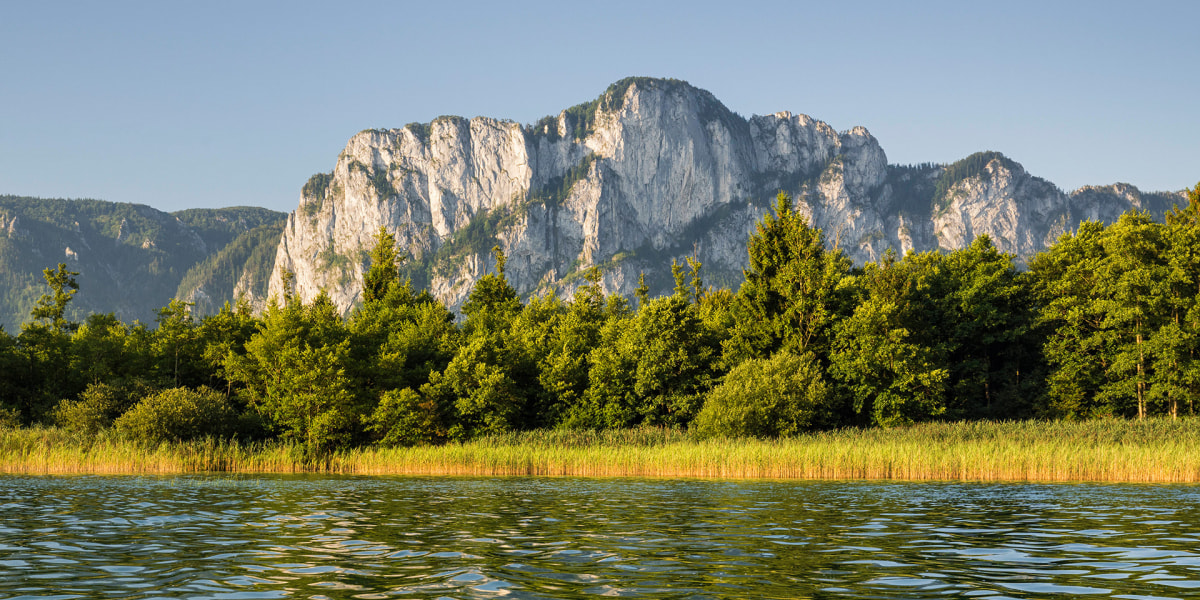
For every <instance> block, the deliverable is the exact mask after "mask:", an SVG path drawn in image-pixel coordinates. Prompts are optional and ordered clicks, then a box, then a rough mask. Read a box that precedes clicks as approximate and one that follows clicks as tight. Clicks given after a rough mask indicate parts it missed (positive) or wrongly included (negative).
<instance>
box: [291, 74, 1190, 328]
mask: <svg viewBox="0 0 1200 600" xmlns="http://www.w3.org/2000/svg"><path fill="white" fill-rule="evenodd" d="M1081 189H1084V188H1081ZM777 190H784V191H787V192H789V193H791V194H792V195H793V196H795V197H796V199H797V208H798V209H799V210H801V211H802V212H803V213H804V214H805V215H806V216H807V217H808V218H809V219H810V220H811V221H812V223H813V224H814V225H815V226H817V227H820V228H822V229H824V230H825V232H826V235H827V238H828V239H829V240H831V243H837V244H838V245H839V246H840V247H842V248H843V249H844V250H846V251H847V253H848V254H849V255H850V256H851V257H852V258H854V259H855V261H856V262H859V263H862V262H864V261H868V260H877V259H878V258H879V257H880V256H882V255H883V253H884V252H885V251H886V250H887V249H889V248H891V249H894V250H896V251H898V252H901V253H903V252H906V251H910V250H917V251H921V250H932V249H940V250H952V249H955V248H958V247H962V246H964V245H966V244H969V243H970V241H971V240H972V239H974V237H976V236H977V235H978V234H981V233H987V234H989V235H990V236H992V238H993V239H994V240H995V241H996V243H997V245H998V246H999V247H1000V248H1001V249H1002V250H1004V251H1007V252H1011V253H1013V254H1016V255H1017V256H1018V257H1021V258H1027V257H1028V256H1030V255H1032V253H1034V252H1036V251H1038V250H1040V249H1042V248H1044V247H1045V246H1046V245H1047V244H1049V243H1051V242H1052V241H1053V240H1054V239H1055V238H1056V237H1057V236H1058V235H1059V234H1061V233H1062V232H1065V231H1067V230H1068V229H1070V228H1073V227H1074V226H1075V225H1077V224H1078V223H1079V222H1080V221H1082V220H1083V219H1084V218H1088V217H1087V216H1088V215H1094V216H1095V218H1100V219H1102V220H1112V219H1114V218H1115V215H1116V214H1120V213H1121V212H1124V211H1125V210H1128V209H1130V208H1138V207H1141V205H1142V204H1145V208H1147V209H1149V210H1151V211H1152V212H1154V213H1155V214H1156V215H1157V216H1161V213H1162V212H1163V210H1165V209H1166V208H1169V204H1170V203H1171V202H1172V201H1173V202H1180V201H1182V196H1180V195H1178V194H1174V193H1166V194H1147V193H1142V192H1140V191H1138V190H1136V188H1132V189H1128V188H1121V187H1120V186H1104V187H1089V188H1086V190H1087V193H1086V194H1082V195H1081V194H1067V193H1066V192H1063V191H1062V190H1060V189H1059V188H1058V187H1057V186H1055V185H1053V184H1052V183H1050V182H1048V181H1046V180H1044V179H1041V178H1038V177H1034V176H1032V175H1030V174H1029V173H1027V172H1026V171H1025V170H1024V168H1023V167H1021V165H1020V164H1019V163H1017V162H1016V161H1014V160H1012V159H1010V158H1008V157H1006V156H1004V155H1002V154H1000V153H995V152H984V153H977V154H974V155H971V156H969V157H966V158H964V159H963V160H960V161H957V162H955V163H951V164H950V165H930V166H928V167H924V168H920V167H917V168H914V167H905V166H900V165H889V164H888V162H887V157H886V154H885V153H884V150H883V148H882V147H881V146H880V144H879V142H878V141H877V140H876V139H875V138H874V136H872V135H871V134H870V132H869V131H867V130H866V129H865V128H862V127H852V128H850V129H847V130H844V131H841V132H839V131H837V130H835V129H834V128H833V127H831V126H830V125H828V124H827V123H824V122H822V121H819V120H817V119H814V118H812V117H809V116H807V115H803V114H794V113H791V112H787V111H781V112H777V113H773V114H771V115H754V116H751V117H749V118H745V117H741V116H740V115H738V114H736V113H734V112H732V111H730V110H729V109H728V108H726V107H725V106H724V105H723V104H721V103H720V101H719V100H717V99H716V98H715V97H714V96H713V95H712V94H711V93H709V92H707V91H704V90H700V89H698V88H695V87H692V86H691V85H689V84H687V83H686V82H682V81H679V80H664V79H653V78H627V79H623V80H621V81H618V82H616V83H614V84H612V85H611V86H609V87H608V89H606V91H605V92H604V93H602V94H601V95H600V96H599V97H597V98H596V99H594V100H592V101H590V102H586V103H582V104H578V105H575V106H573V107H570V108H567V109H564V110H563V111H561V112H560V113H559V114H558V115H557V116H554V115H551V116H548V117H544V118H542V119H540V120H539V121H537V122H535V123H533V124H530V125H521V124H518V123H516V122H514V121H511V120H505V119H494V118H489V117H475V118H473V119H465V118H462V117H438V118H437V119H434V120H433V121H431V122H430V123H428V124H410V125H407V126H405V127H403V128H396V129H387V130H384V129H373V130H364V131H362V132H360V133H358V134H356V135H355V136H353V137H352V138H351V139H350V140H349V141H348V142H347V145H346V148H345V149H344V150H343V151H342V152H341V153H340V154H339V157H338V161H337V163H336V165H335V166H334V169H333V170H332V171H331V172H329V173H323V174H318V175H317V176H314V179H310V181H309V183H308V184H306V185H305V188H304V191H303V192H302V197H301V201H300V204H299V206H298V208H297V210H296V211H294V212H293V213H291V214H290V215H289V217H288V223H287V225H286V226H285V230H284V234H283V237H282V239H281V242H280V247H279V250H278V252H277V254H276V261H275V262H276V266H275V270H274V272H273V274H272V279H271V287H270V290H271V292H270V293H278V292H279V291H280V289H281V287H280V286H281V277H280V276H281V273H282V271H283V270H284V269H286V270H288V271H291V272H293V273H294V274H295V275H296V278H295V282H294V285H295V289H296V291H297V292H298V294H299V295H300V297H302V298H304V299H310V298H312V297H313V296H315V295H316V294H317V293H319V291H320V290H322V289H323V290H325V291H327V292H329V293H330V295H331V297H332V298H333V300H334V302H335V303H336V304H337V305H338V306H339V307H340V308H341V309H343V310H348V309H349V308H350V307H352V306H354V305H355V304H356V302H358V297H357V294H358V289H359V288H360V282H361V278H362V273H363V271H364V270H365V269H366V267H367V265H366V262H365V257H366V254H367V251H368V250H369V247H370V241H371V239H372V236H373V235H374V233H375V231H376V230H378V228H379V226H381V225H382V226H384V227H387V228H388V230H389V231H391V232H392V233H394V234H395V235H396V236H397V239H398V246H399V249H400V251H401V252H403V253H406V254H408V255H409V256H410V261H409V263H408V265H407V266H406V274H408V275H409V276H411V277H413V279H414V280H415V281H416V282H417V283H418V284H419V285H424V286H428V287H429V288H430V289H431V290H432V291H433V293H434V294H435V296H437V297H439V298H440V299H442V300H443V301H445V302H446V303H447V304H448V305H450V306H452V307H457V306H459V305H461V303H462V302H463V301H464V300H465V298H466V294H467V293H468V292H469V290H470V288H471V287H472V284H473V282H474V281H475V280H477V279H478V278H479V277H481V276H482V275H483V273H485V272H486V271H487V270H488V269H490V268H492V266H493V259H492V258H491V257H490V255H489V250H490V248H491V247H492V245H499V246H501V247H502V248H503V249H504V250H505V252H506V254H507V255H508V267H507V270H506V275H507V276H508V277H509V279H510V281H512V283H513V285H514V287H516V289H517V290H518V291H519V292H521V293H522V294H524V295H530V294H535V293H543V292H547V291H551V290H553V291H559V292H565V293H569V292H570V290H571V289H573V287H572V286H573V285H577V284H578V281H579V274H580V273H581V272H582V271H583V270H585V269H587V268H590V267H592V266H596V267H599V268H600V269H601V270H602V272H603V279H602V286H603V287H604V289H605V291H608V292H617V293H621V294H625V295H631V294H632V291H633V288H634V286H635V285H636V281H637V277H638V274H639V273H641V272H646V275H647V279H648V280H649V281H650V285H651V288H652V290H653V291H654V292H658V293H661V292H665V291H667V290H669V288H670V286H671V280H670V277H669V266H670V262H671V260H672V259H675V260H682V258H683V257H685V256H687V255H691V254H696V255H697V256H698V257H699V258H700V260H701V261H702V262H703V263H704V265H705V267H704V268H705V272H706V275H707V279H708V280H709V281H710V282H713V283H721V284H724V285H730V286H733V285H736V284H737V283H738V282H739V281H740V274H741V268H742V267H744V266H745V264H746V254H745V240H746V236H747V234H748V232H749V231H750V230H751V229H752V228H753V226H754V224H755V223H756V222H757V221H758V220H759V218H761V216H762V215H763V214H765V213H766V212H767V211H768V210H769V207H770V205H771V201H772V199H773V197H774V195H775V192H776V191H777ZM1143 197H1144V198H1145V199H1146V201H1145V202H1143ZM1164 205H1165V208H1164ZM1114 211H1115V213H1114Z"/></svg>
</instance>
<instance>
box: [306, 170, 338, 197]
mask: <svg viewBox="0 0 1200 600" xmlns="http://www.w3.org/2000/svg"><path fill="white" fill-rule="evenodd" d="M331 181H333V173H317V174H315V175H313V176H312V177H309V178H308V181H306V182H304V187H303V188H300V196H301V197H303V198H304V199H305V201H308V202H318V203H319V202H320V201H321V200H324V199H325V192H326V190H328V189H329V183H330V182H331Z"/></svg>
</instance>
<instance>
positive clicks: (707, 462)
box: [0, 419, 1200, 482]
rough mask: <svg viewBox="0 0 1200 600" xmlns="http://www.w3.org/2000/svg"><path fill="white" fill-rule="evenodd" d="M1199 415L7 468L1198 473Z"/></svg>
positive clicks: (106, 451)
mask: <svg viewBox="0 0 1200 600" xmlns="http://www.w3.org/2000/svg"><path fill="white" fill-rule="evenodd" d="M1198 440H1200V419H1180V420H1177V421H1172V420H1166V419H1155V420H1147V421H1142V422H1138V421H1122V420H1098V421H1085V422H1007V423H994V422H975V423H952V424H940V423H931V424H925V425H919V426H914V427H910V428H904V429H865V430H859V429H847V430H841V431H833V432H825V433H818V434H813V435H807V436H802V437H798V438H791V439H783V440H759V439H699V438H696V437H694V436H692V435H690V434H688V433H686V432H681V431H673V430H664V429H631V430H621V431H606V432H579V431H559V430H541V431H531V432H521V433H513V434H509V435H504V436H494V437H487V438H483V439H479V440H476V441H473V442H469V443H462V444H447V445H443V446H423V447H416V448H373V447H368V448H360V449H352V450H347V451H342V452H335V453H332V454H329V455H325V456H322V457H320V458H319V459H317V460H315V461H314V460H312V459H311V457H309V458H306V457H305V454H304V453H303V452H301V451H300V448H297V447H295V446H292V445H289V444H286V443H279V442H269V443H240V442H236V441H227V440H212V439H210V440H203V441H196V442H186V443H174V444H163V445H160V446H156V447H145V446H141V445H138V444H136V443H132V442H129V441H126V440H123V439H121V438H119V437H117V436H115V435H111V434H105V433H102V434H100V435H98V436H95V437H88V436H80V435H75V434H72V433H69V432H67V431H64V430H60V429H55V428H29V429H3V430H0V471H3V472H8V473H47V474H49V473H55V474H65V473H114V474H115V473H188V472H211V471H224V472H241V473H256V472H259V473H262V472H271V473H290V472H305V471H308V472H326V473H360V474H428V475H576V476H649V477H722V478H804V479H905V480H981V481H1122V482H1196V481H1200V445H1198V444H1197V443H1196V442H1197V441H1198Z"/></svg>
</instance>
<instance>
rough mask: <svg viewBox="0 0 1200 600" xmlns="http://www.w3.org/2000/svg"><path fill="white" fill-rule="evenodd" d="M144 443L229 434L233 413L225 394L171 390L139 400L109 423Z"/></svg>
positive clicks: (234, 421)
mask: <svg viewBox="0 0 1200 600" xmlns="http://www.w3.org/2000/svg"><path fill="white" fill-rule="evenodd" d="M113 426H114V427H116V429H117V430H118V431H120V432H122V433H124V434H125V435H127V436H129V437H131V438H133V439H136V440H138V441H141V442H144V443H148V444H160V443H163V442H171V441H186V440H193V439H197V438H203V437H207V436H212V437H225V436H229V435H232V433H233V431H234V428H235V426H236V413H235V412H234V410H233V408H232V407H230V406H229V402H228V400H226V399H225V395H224V394H222V393H220V392H217V391H214V390H211V389H209V388H203V387H202V388H200V389H198V390H192V389H189V388H171V389H168V390H163V391H161V392H159V393H157V394H154V395H151V396H148V397H146V398H143V399H142V400H141V401H139V402H138V403H137V404H136V405H135V406H134V407H133V408H131V409H130V410H129V411H128V412H126V413H125V414H123V415H121V416H120V418H118V419H117V420H116V422H115V423H114V424H113Z"/></svg>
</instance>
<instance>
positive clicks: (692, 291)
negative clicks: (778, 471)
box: [0, 185, 1200, 452]
mask: <svg viewBox="0 0 1200 600" xmlns="http://www.w3.org/2000/svg"><path fill="white" fill-rule="evenodd" d="M1188 195H1189V204H1188V206H1186V207H1177V208H1176V209H1174V210H1172V211H1171V212H1169V213H1168V214H1167V215H1166V220H1165V222H1156V221H1154V220H1152V219H1151V218H1149V216H1148V215H1147V214H1146V213H1142V212H1129V213H1126V214H1124V215H1122V216H1121V217H1120V218H1119V219H1118V220H1117V222H1116V223H1114V224H1112V225H1105V224H1102V223H1099V222H1085V223H1083V224H1082V225H1081V226H1080V227H1079V229H1078V230H1077V231H1074V232H1068V233H1066V234H1064V235H1062V236H1061V237H1060V238H1059V239H1058V241H1057V242H1056V243H1055V244H1053V245H1052V246H1051V247H1050V248H1049V249H1048V250H1046V251H1045V252H1043V253H1040V254H1038V255H1036V256H1035V257H1033V259H1032V260H1031V261H1030V263H1029V269H1028V270H1026V271H1019V270H1018V269H1017V268H1016V266H1015V263H1014V257H1013V256H1012V255H1008V254H1004V253H1001V252H999V251H998V250H997V249H996V248H995V246H994V245H993V244H992V242H991V240H990V239H989V238H988V237H987V236H980V237H978V238H977V239H975V241H974V242H973V243H971V245H970V246H968V247H966V248H963V249H959V250H955V251H952V252H923V253H909V254H907V255H905V256H903V257H901V256H896V255H895V254H892V253H888V254H886V255H885V256H883V257H882V258H881V259H880V260H879V261H876V262H869V263H867V264H866V265H864V266H862V267H855V266H854V265H853V264H852V263H851V261H850V260H849V259H847V258H846V257H845V256H844V255H843V254H842V253H841V252H840V251H838V250H836V249H835V250H830V249H828V247H827V244H826V242H825V239H824V234H823V232H822V231H821V230H819V229H815V228H813V227H811V226H810V225H809V223H808V221H807V219H806V218H805V217H804V216H803V215H802V214H801V213H800V212H798V211H797V210H795V208H794V207H793V204H792V200H791V198H790V197H788V196H787V195H786V194H783V193H780V194H779V197H778V198H777V199H776V202H775V206H774V209H773V214H771V215H768V216H766V217H764V218H763V219H762V220H761V221H760V222H759V223H758V225H757V228H756V230H755V232H754V233H753V234H752V235H751V236H750V239H749V242H748V264H749V267H748V268H747V270H746V272H745V283H743V284H742V285H741V286H740V288H739V289H737V290H731V289H721V288H714V287H711V286H708V285H705V282H704V275H703V272H704V271H703V265H702V264H701V263H700V262H699V261H698V260H689V261H687V263H686V264H678V263H676V264H672V265H671V266H670V268H671V271H672V273H673V275H674V281H675V285H674V290H673V292H672V293H670V294H668V295H665V296H661V297H656V298H651V297H650V296H649V294H648V289H647V287H646V286H645V285H640V286H639V287H638V288H637V289H636V292H635V298H634V299H633V300H632V301H630V300H627V299H625V298H623V297H621V296H618V295H607V296H606V295H604V294H603V293H602V292H601V289H600V287H599V285H598V282H599V277H600V275H599V273H598V272H597V271H595V270H592V271H590V272H588V273H587V274H586V275H585V277H586V279H585V282H586V283H585V284H584V285H582V286H580V287H579V289H578V290H577V291H576V292H575V293H574V294H573V295H572V296H571V297H570V298H559V297H557V296H556V295H554V294H545V295H538V296H534V297H533V298H530V299H529V300H528V301H522V299H521V297H520V296H519V295H518V294H517V292H516V291H515V290H514V289H513V287H512V285H511V284H510V283H509V282H508V280H507V278H506V272H507V266H508V261H507V257H506V256H505V255H504V253H503V252H502V251H501V250H500V249H499V248H496V249H494V259H495V265H496V267H495V269H494V270H493V271H492V272H490V273H488V274H486V275H484V276H483V277H482V278H481V279H480V280H479V281H478V283H477V284H476V285H475V286H474V288H473V289H472V290H471V291H470V294H469V298H468V300H467V301H466V302H465V303H464V305H463V307H462V313H463V319H462V320H461V321H459V320H456V318H455V315H454V313H452V312H451V311H450V310H449V309H448V308H447V307H446V306H445V305H444V304H442V303H441V302H439V301H437V300H435V299H434V298H432V297H431V296H430V295H429V294H428V292H425V291H417V290H414V289H413V287H412V286H411V284H410V283H409V282H406V281H402V280H401V278H400V272H401V270H400V264H401V263H402V262H403V258H401V256H400V255H399V253H398V252H397V242H396V239H395V238H394V237H393V236H392V235H391V234H389V233H388V232H387V231H386V230H385V229H380V230H379V231H378V232H377V234H376V236H375V244H374V249H373V250H372V252H371V253H370V261H369V263H370V268H369V270H368V271H367V273H366V274H365V277H364V279H363V282H364V283H363V287H362V289H361V290H360V293H361V295H362V297H363V304H362V306H361V307H359V308H357V309H356V310H355V311H354V312H353V313H351V314H350V315H349V317H343V316H341V315H340V313H339V311H338V310H337V308H336V307H335V305H334V304H333V302H332V301H331V300H330V299H329V297H328V296H326V295H319V296H318V297H317V298H316V299H314V300H313V301H310V302H305V301H303V300H302V299H301V298H299V297H298V296H297V295H296V293H295V292H294V290H293V289H292V287H291V284H292V279H291V275H290V274H288V273H285V274H284V280H283V294H282V295H281V296H280V297H279V298H278V299H277V301H272V302H271V303H270V304H269V305H268V306H267V308H266V310H265V311H264V312H263V313H262V314H261V315H258V316H256V315H254V314H252V313H251V311H250V310H249V308H248V307H247V306H245V305H244V304H243V305H240V306H236V307H230V306H226V307H225V308H223V309H222V310H221V311H220V312H218V313H217V314H214V315H209V316H206V317H204V318H197V317H196V316H195V315H193V314H192V312H191V311H190V309H189V306H188V305H187V304H185V303H182V302H172V303H170V305H168V306H167V307H165V308H163V309H162V310H161V311H159V314H158V318H157V323H156V326H154V327H146V326H140V325H139V326H131V325H130V324H129V323H126V322H123V321H121V320H120V319H117V318H115V317H114V316H112V315H111V314H95V315H91V316H89V317H88V318H87V319H86V320H85V321H84V322H82V323H79V322H76V321H74V320H73V319H72V318H71V317H70V316H69V315H70V314H71V311H70V310H69V309H70V306H71V304H72V303H73V301H74V300H73V294H74V289H75V287H76V280H75V275H74V274H73V273H72V272H71V270H70V268H69V267H68V266H67V265H59V266H58V267H57V268H55V269H46V271H45V273H44V279H45V283H46V286H43V291H44V292H45V294H44V295H43V296H41V299H40V300H39V301H38V303H37V306H36V307H35V308H34V310H33V311H32V313H31V317H32V319H31V321H30V322H29V323H27V324H26V325H25V326H24V327H23V328H22V330H21V332H20V334H19V335H17V336H15V337H14V336H10V335H8V334H0V393H2V394H3V396H2V397H0V400H2V401H3V404H4V407H3V408H4V418H5V419H6V420H7V421H8V422H9V423H12V424H16V423H23V424H34V423H50V424H58V425H60V426H62V427H65V428H68V429H72V430H77V431H81V432H90V433H94V432H96V431H100V430H105V429H110V428H115V430H116V431H117V432H118V433H119V434H121V435H127V436H131V437H132V438H134V439H138V440H143V441H147V442H159V441H169V440H177V439H192V438H196V437H200V436H207V435H214V436H234V437H240V438H243V439H255V438H275V437H283V438H287V439H289V440H291V441H293V442H295V443H298V444H300V445H301V446H303V447H304V448H307V449H308V450H309V451H312V452H324V451H327V450H330V449H336V448H341V447H346V446H349V445H362V444H382V445H397V444H404V445H410V444H427V443H442V442H445V441H451V440H468V439H472V438H477V437H479V436H483V435H487V434H494V433H503V432H509V431H514V430H529V429H535V428H569V429H587V430H599V429H619V428H628V427H634V426H640V425H651V426H665V427H674V428H688V429H694V430H696V431H699V432H701V433H704V434H709V435H750V436H777V435H792V434H797V433H801V432H806V431H812V430H820V429H828V428H838V427H847V426H878V427H893V426H902V425H907V424H911V423H919V422H927V421H955V420H974V419H1027V418H1042V419H1087V418H1095V417H1124V418H1145V417H1151V416H1171V417H1178V416H1182V415H1193V414H1195V411H1196V409H1197V407H1196V406H1195V401H1196V398H1197V397H1198V394H1200V185H1197V186H1196V188H1195V189H1193V190H1191V191H1190V192H1189V194H1188ZM81 283H82V282H81ZM79 287H80V288H81V289H83V290H84V291H81V292H80V296H82V295H83V293H85V292H86V288H83V286H82V285H80V286H79Z"/></svg>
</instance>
